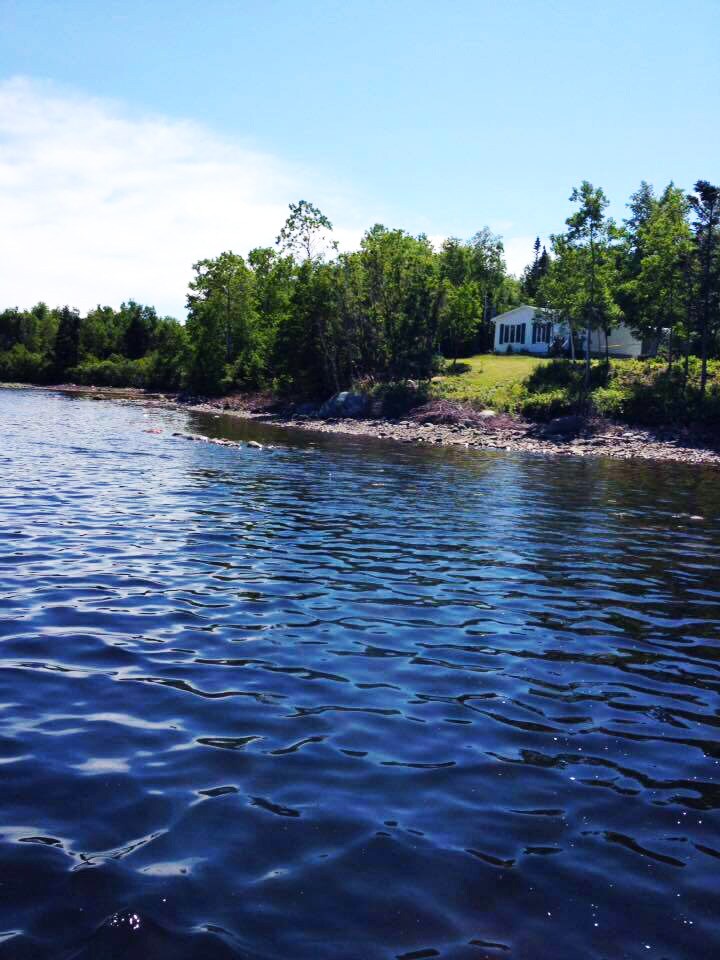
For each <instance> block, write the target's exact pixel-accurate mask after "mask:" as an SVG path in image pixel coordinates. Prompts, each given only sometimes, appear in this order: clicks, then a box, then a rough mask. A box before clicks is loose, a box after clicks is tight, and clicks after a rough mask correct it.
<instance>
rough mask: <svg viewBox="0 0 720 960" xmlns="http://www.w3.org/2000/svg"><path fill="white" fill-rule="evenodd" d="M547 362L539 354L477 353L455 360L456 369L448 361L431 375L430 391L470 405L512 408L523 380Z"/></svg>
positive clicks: (521, 393) (519, 395)
mask: <svg viewBox="0 0 720 960" xmlns="http://www.w3.org/2000/svg"><path fill="white" fill-rule="evenodd" d="M547 362H548V361H547V360H545V359H544V358H540V357H527V356H519V355H518V356H509V357H508V356H504V355H499V354H493V353H481V354H478V355H477V356H474V357H467V358H466V359H463V360H459V361H458V366H457V372H455V371H454V370H453V367H452V363H451V362H448V364H447V368H446V372H445V373H444V374H442V375H441V376H438V377H435V378H434V379H433V382H432V395H433V397H438V398H442V399H444V400H457V401H458V402H460V403H471V404H472V405H473V406H484V407H494V408H495V409H499V410H512V409H514V408H515V407H516V405H517V402H518V401H519V400H520V399H521V397H522V395H523V387H522V383H523V381H524V380H525V379H526V378H527V377H529V376H530V374H531V373H532V372H533V371H534V370H535V369H536V367H538V366H540V365H541V364H544V363H547Z"/></svg>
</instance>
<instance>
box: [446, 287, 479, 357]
mask: <svg viewBox="0 0 720 960" xmlns="http://www.w3.org/2000/svg"><path fill="white" fill-rule="evenodd" d="M481 318H482V300H481V298H480V290H479V288H478V285H477V283H475V282H474V281H472V280H470V281H467V282H466V283H463V284H461V285H460V286H459V287H454V286H452V284H450V283H449V282H448V281H446V282H445V287H444V290H443V294H442V306H441V307H440V336H441V338H442V339H443V340H444V341H445V342H447V343H448V344H449V346H450V352H451V356H452V358H453V368H456V367H457V359H458V357H459V356H460V351H461V350H462V348H463V345H464V344H466V343H467V342H468V341H469V340H471V339H472V337H473V335H474V333H475V331H476V329H477V326H478V324H479V323H480V320H481Z"/></svg>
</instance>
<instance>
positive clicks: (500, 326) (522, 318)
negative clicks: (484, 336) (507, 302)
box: [494, 306, 559, 356]
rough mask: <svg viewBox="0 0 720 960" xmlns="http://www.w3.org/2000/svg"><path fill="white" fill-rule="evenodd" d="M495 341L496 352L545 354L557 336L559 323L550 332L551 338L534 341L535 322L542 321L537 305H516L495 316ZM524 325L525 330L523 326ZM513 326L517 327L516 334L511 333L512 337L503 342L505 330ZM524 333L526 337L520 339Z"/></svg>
mask: <svg viewBox="0 0 720 960" xmlns="http://www.w3.org/2000/svg"><path fill="white" fill-rule="evenodd" d="M494 322H495V343H494V350H495V353H507V352H508V350H510V351H511V352H512V353H520V352H523V353H533V354H536V355H537V356H545V355H546V354H547V352H548V350H549V348H550V343H551V342H552V339H553V337H554V336H555V331H556V330H557V329H559V327H558V326H557V324H556V325H555V327H554V328H553V330H552V331H551V332H550V335H549V338H548V340H547V341H542V340H541V341H537V342H535V343H533V324H534V323H542V322H543V321H542V319H541V318H539V316H538V311H537V310H536V308H535V307H531V306H521V307H516V308H515V309H514V310H509V311H508V312H507V313H503V314H501V315H500V316H499V317H495V320H494ZM523 326H524V328H525V329H524V331H523V330H522V327H523ZM511 328H514V329H515V334H514V335H511V339H509V340H507V341H506V342H502V338H503V332H504V331H507V330H510V329H511ZM522 334H524V338H523V339H520V336H522Z"/></svg>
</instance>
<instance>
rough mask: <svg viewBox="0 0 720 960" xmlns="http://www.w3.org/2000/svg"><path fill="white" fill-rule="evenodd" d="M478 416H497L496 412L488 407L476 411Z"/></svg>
mask: <svg viewBox="0 0 720 960" xmlns="http://www.w3.org/2000/svg"><path fill="white" fill-rule="evenodd" d="M478 416H479V417H483V418H485V419H487V418H488V417H496V416H497V413H496V412H495V411H494V410H490V409H488V410H481V411H480V412H479V413H478Z"/></svg>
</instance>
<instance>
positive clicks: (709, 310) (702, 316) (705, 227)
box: [688, 180, 720, 400]
mask: <svg viewBox="0 0 720 960" xmlns="http://www.w3.org/2000/svg"><path fill="white" fill-rule="evenodd" d="M694 189H695V193H694V194H690V195H689V196H688V202H689V203H690V207H691V209H692V212H693V214H694V217H695V222H694V225H693V226H694V232H695V251H696V258H697V265H698V286H697V306H696V311H695V312H696V317H697V326H698V332H699V335H700V359H701V364H702V365H701V373H700V396H701V398H702V399H703V400H704V398H705V391H706V388H707V361H708V350H709V346H710V342H711V340H712V339H713V338H714V336H715V335H716V334H717V332H718V327H719V326H720V187H715V186H713V185H712V184H711V183H708V181H707V180H698V181H697V183H696V184H695V188H694Z"/></svg>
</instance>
